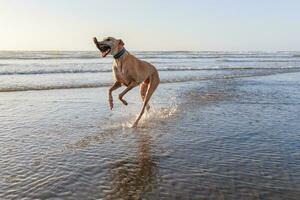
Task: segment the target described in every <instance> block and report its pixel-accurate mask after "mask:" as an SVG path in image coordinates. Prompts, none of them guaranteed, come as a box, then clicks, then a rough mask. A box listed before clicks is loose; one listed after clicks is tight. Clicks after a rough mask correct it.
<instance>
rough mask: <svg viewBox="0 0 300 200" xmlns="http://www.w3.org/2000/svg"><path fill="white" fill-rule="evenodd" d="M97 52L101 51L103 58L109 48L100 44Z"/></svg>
mask: <svg viewBox="0 0 300 200" xmlns="http://www.w3.org/2000/svg"><path fill="white" fill-rule="evenodd" d="M99 50H100V51H101V54H102V57H105V56H107V54H109V52H110V50H111V48H110V46H109V45H106V44H101V45H99Z"/></svg>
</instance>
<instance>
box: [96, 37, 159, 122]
mask: <svg viewBox="0 0 300 200" xmlns="http://www.w3.org/2000/svg"><path fill="white" fill-rule="evenodd" d="M94 43H95V44H96V46H97V48H98V49H99V50H100V51H101V54H102V57H105V56H107V55H108V54H111V55H113V56H114V61H113V64H112V71H113V76H114V79H115V82H114V84H113V85H112V86H111V87H110V88H109V90H108V101H109V106H110V109H112V108H113V98H112V92H113V91H114V90H116V89H117V88H119V87H121V86H122V84H123V85H125V86H126V87H127V88H126V89H125V90H124V91H123V92H121V93H120V94H119V99H120V100H121V101H122V103H123V104H124V105H127V102H126V101H125V100H124V99H123V97H124V95H125V94H126V93H127V92H128V91H130V90H131V89H132V88H134V87H136V86H138V85H140V93H141V97H142V100H143V106H142V110H141V112H140V114H139V115H138V117H137V118H136V120H135V122H134V124H133V126H132V127H137V124H138V123H139V120H140V119H141V117H142V115H143V113H144V111H145V108H146V107H147V110H148V109H149V108H150V106H149V105H148V103H149V100H150V98H151V96H152V94H153V92H154V91H155V89H156V88H157V86H158V84H159V82H160V80H159V75H158V72H157V70H156V68H155V67H154V66H153V65H152V64H150V63H148V62H146V61H142V60H139V59H138V58H136V57H135V56H133V55H131V54H130V53H129V52H128V51H126V50H125V48H124V42H123V41H122V40H121V39H115V38H113V37H107V38H105V39H104V40H103V41H101V42H98V41H97V38H96V37H95V38H94Z"/></svg>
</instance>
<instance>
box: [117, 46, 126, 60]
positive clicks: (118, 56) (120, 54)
mask: <svg viewBox="0 0 300 200" xmlns="http://www.w3.org/2000/svg"><path fill="white" fill-rule="evenodd" d="M125 52H126V49H125V48H123V49H121V51H119V52H118V53H117V54H116V55H114V59H118V58H121V56H123V55H124V53H125Z"/></svg>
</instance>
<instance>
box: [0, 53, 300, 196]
mask: <svg viewBox="0 0 300 200" xmlns="http://www.w3.org/2000/svg"><path fill="white" fill-rule="evenodd" d="M149 54H150V53H149ZM219 54H221V53H219ZM150 55H151V54H150ZM150 55H149V56H150ZM165 56H168V55H165ZM239 56H241V55H239ZM247 56H249V55H248V54H247ZM280 59H282V58H280ZM245 71H247V70H245V69H243V70H242V73H243V74H241V73H240V72H241V70H238V71H235V70H229V71H225V72H224V74H222V73H220V72H218V74H217V75H216V74H215V72H214V71H210V72H208V73H212V74H209V76H208V74H207V73H206V72H205V73H203V74H201V73H202V72H201V71H199V74H194V73H188V72H185V73H186V74H184V73H183V74H184V76H183V75H182V74H179V73H181V72H177V73H175V74H173V75H172V74H166V76H165V80H170V77H171V78H174V77H176V76H183V77H191V76H194V77H196V78H195V79H193V80H194V81H188V80H186V81H184V82H183V81H179V82H174V81H173V82H172V83H164V84H161V85H160V86H159V88H158V90H157V91H156V92H155V94H154V96H153V98H152V99H151V109H150V112H149V113H147V115H145V117H144V118H143V119H142V121H141V123H140V126H139V128H138V129H131V128H129V126H130V124H131V123H132V122H133V121H134V118H135V117H136V115H137V113H138V111H139V109H140V107H141V102H140V97H139V95H138V90H133V91H132V92H130V93H129V94H128V95H126V97H125V99H126V100H128V102H129V105H128V106H127V107H126V106H124V105H122V104H121V103H120V102H119V101H118V100H117V98H115V108H114V110H113V111H110V110H109V109H108V105H107V99H106V89H107V88H105V87H100V88H81V89H60V90H42V91H19V92H1V93H0V110H1V112H0V127H1V129H0V145H1V148H0V157H1V161H0V168H1V171H0V199H117V198H123V199H298V197H299V196H300V187H299V185H300V161H299V156H300V154H299V152H300V145H299V144H300V134H299V129H300V125H299V119H300V116H299V113H300V112H299V111H300V106H299V102H300V92H299V86H300V82H299V80H300V79H299V77H300V73H297V72H293V73H283V72H292V71H291V70H289V71H286V69H280V70H279V69H278V70H274V71H273V70H268V73H266V71H264V70H260V69H256V70H249V71H250V72H249V73H248V74H246V75H247V76H252V77H247V78H245V77H243V76H244V75H245V74H244V72H245ZM293 71H297V70H296V69H293ZM197 72H198V71H197ZM269 73H271V74H272V73H279V74H277V75H271V76H262V75H264V74H269ZM282 73H283V74H282ZM13 76H15V75H13ZM17 76H19V75H17ZM29 76H33V75H29ZM68 76H69V75H68ZM70 76H71V75H70ZM168 76H169V77H168ZM213 76H214V77H215V76H217V78H205V77H213ZM237 77H242V78H237ZM202 79H206V80H202ZM54 80H55V79H54ZM101 80H102V79H101ZM22 84H24V82H22ZM120 91H121V90H118V91H116V92H115V95H116V94H118V93H119V92H120ZM137 99H138V100H137Z"/></svg>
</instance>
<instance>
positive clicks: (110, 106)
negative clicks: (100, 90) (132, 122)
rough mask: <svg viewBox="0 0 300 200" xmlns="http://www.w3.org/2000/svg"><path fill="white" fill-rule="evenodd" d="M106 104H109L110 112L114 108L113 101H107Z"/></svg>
mask: <svg viewBox="0 0 300 200" xmlns="http://www.w3.org/2000/svg"><path fill="white" fill-rule="evenodd" d="M108 104H109V108H110V110H112V109H113V107H114V104H113V101H108Z"/></svg>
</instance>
